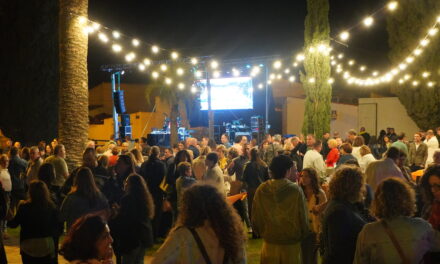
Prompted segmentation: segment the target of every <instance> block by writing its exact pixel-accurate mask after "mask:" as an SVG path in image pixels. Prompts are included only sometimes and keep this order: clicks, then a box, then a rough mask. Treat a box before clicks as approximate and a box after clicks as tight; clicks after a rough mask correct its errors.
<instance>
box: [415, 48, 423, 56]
mask: <svg viewBox="0 0 440 264" xmlns="http://www.w3.org/2000/svg"><path fill="white" fill-rule="evenodd" d="M422 52H423V50H422V49H415V50H414V52H413V53H414V55H416V56H419V55H420V54H422Z"/></svg>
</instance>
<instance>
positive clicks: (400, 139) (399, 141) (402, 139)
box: [391, 133, 408, 156]
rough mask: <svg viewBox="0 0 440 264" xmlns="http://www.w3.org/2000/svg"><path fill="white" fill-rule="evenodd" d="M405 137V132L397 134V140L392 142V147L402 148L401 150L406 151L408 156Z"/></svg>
mask: <svg viewBox="0 0 440 264" xmlns="http://www.w3.org/2000/svg"><path fill="white" fill-rule="evenodd" d="M405 139H406V136H405V133H400V134H399V135H398V136H397V141H396V142H393V144H391V147H396V148H398V149H400V150H401V151H403V153H405V155H406V156H408V146H407V145H406V143H405Z"/></svg>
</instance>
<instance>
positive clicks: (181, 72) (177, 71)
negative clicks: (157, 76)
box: [176, 68, 184, 76]
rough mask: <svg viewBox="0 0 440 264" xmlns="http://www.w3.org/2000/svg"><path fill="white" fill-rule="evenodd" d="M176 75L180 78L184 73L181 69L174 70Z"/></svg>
mask: <svg viewBox="0 0 440 264" xmlns="http://www.w3.org/2000/svg"><path fill="white" fill-rule="evenodd" d="M176 73H177V75H179V76H182V75H183V74H184V71H183V69H182V68H178V69H177V70H176Z"/></svg>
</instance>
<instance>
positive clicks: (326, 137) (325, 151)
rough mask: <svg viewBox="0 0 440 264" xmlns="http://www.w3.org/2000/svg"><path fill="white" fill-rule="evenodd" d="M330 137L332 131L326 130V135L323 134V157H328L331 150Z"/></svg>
mask: <svg viewBox="0 0 440 264" xmlns="http://www.w3.org/2000/svg"><path fill="white" fill-rule="evenodd" d="M329 139H330V133H329V132H325V133H324V135H322V140H321V142H322V150H321V155H322V156H323V157H327V155H328V153H329V151H330V147H329V146H328V141H329Z"/></svg>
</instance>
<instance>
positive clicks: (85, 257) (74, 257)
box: [60, 215, 113, 264]
mask: <svg viewBox="0 0 440 264" xmlns="http://www.w3.org/2000/svg"><path fill="white" fill-rule="evenodd" d="M112 243H113V238H112V236H111V235H110V228H109V227H108V225H107V223H106V222H105V221H104V219H103V217H102V216H99V215H85V216H83V217H81V218H80V219H78V221H76V222H75V224H74V225H73V226H72V228H71V229H70V230H69V232H68V234H67V236H66V238H65V239H64V241H63V244H62V245H61V250H60V255H62V256H63V257H64V258H65V259H66V260H67V261H69V262H70V263H71V264H80V263H87V264H97V263H102V264H112V263H113V260H112V258H113V248H112Z"/></svg>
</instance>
